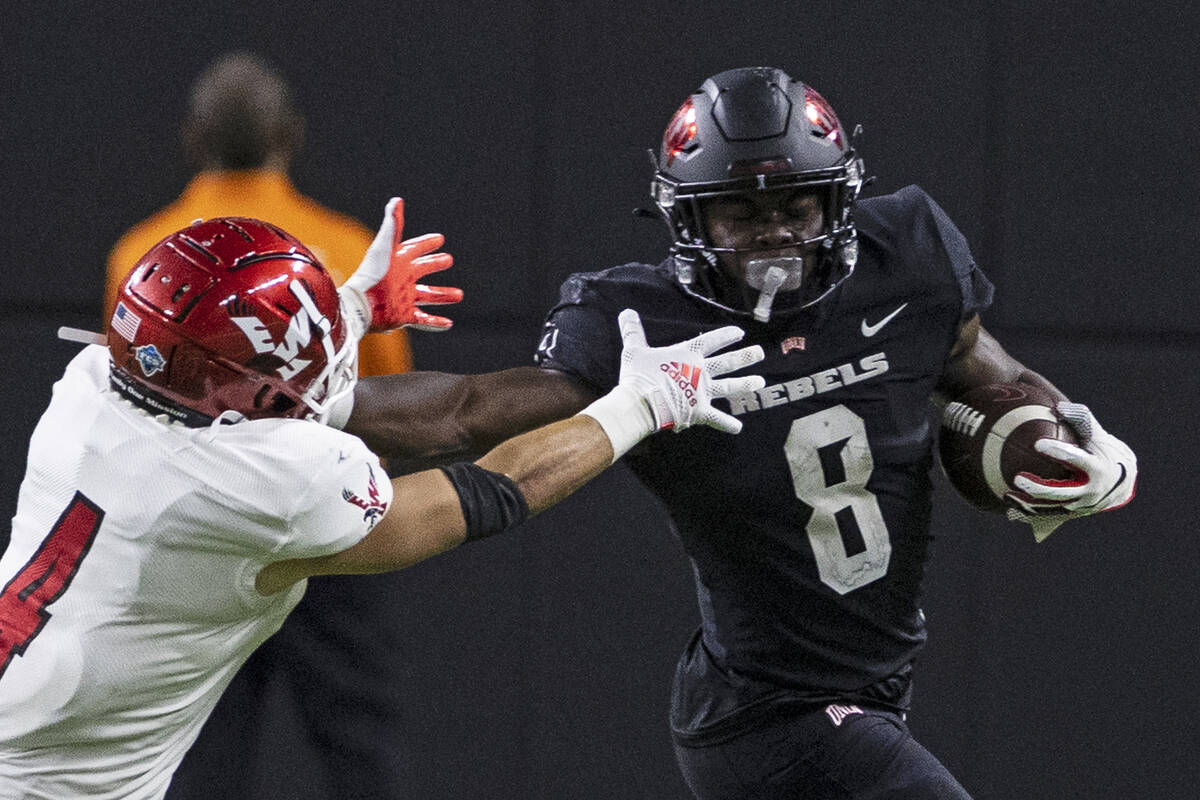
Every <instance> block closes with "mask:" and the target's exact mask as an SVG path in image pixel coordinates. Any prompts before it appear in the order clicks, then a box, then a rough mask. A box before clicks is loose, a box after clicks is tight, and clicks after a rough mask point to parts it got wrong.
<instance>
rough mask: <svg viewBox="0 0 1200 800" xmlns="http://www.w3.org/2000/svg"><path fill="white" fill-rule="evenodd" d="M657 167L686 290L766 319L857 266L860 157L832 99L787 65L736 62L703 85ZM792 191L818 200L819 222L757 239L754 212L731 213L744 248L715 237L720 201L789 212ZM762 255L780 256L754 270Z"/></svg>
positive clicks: (669, 135) (658, 193)
mask: <svg viewBox="0 0 1200 800" xmlns="http://www.w3.org/2000/svg"><path fill="white" fill-rule="evenodd" d="M656 164H657V165H658V169H657V171H656V173H655V175H654V179H653V181H652V183H651V196H652V197H653V199H654V201H655V203H656V204H657V206H658V209H659V211H660V213H661V214H662V216H663V218H664V220H665V221H666V222H667V225H668V227H669V228H670V230H671V234H672V237H673V240H674V243H673V246H672V252H673V254H674V256H675V266H676V277H677V278H678V280H679V282H680V283H681V284H682V285H683V287H684V288H685V289H687V290H688V291H689V292H692V293H694V294H697V295H698V296H701V297H702V298H703V299H705V300H706V301H708V302H710V303H714V304H716V305H718V306H720V307H722V308H725V309H726V310H729V311H733V312H735V313H739V314H751V315H753V317H754V318H755V319H758V320H759V321H763V322H765V321H767V320H768V319H769V318H770V316H771V314H772V308H774V309H775V311H776V313H777V314H778V313H781V312H785V311H788V310H794V309H798V308H805V307H808V306H811V305H813V304H814V303H816V302H818V301H819V300H821V299H822V298H824V297H826V296H828V295H829V293H830V292H832V291H833V289H834V288H836V286H837V285H838V284H840V282H841V281H842V280H844V279H845V278H846V277H847V276H848V275H849V274H850V272H851V271H852V270H853V268H854V263H855V261H856V260H857V253H858V250H857V240H856V234H855V230H854V224H853V219H852V209H853V204H854V201H855V199H856V198H857V196H858V193H859V191H860V190H861V188H862V184H863V167H862V161H861V160H860V159H859V158H858V157H857V156H856V155H855V152H854V150H853V149H852V148H851V147H850V144H849V142H848V141H847V139H846V135H845V132H844V131H843V129H842V127H841V124H840V123H839V122H838V120H837V117H836V115H835V114H834V113H833V109H832V108H830V107H829V105H828V103H826V102H825V100H824V98H822V97H821V96H820V94H818V93H817V92H816V91H815V90H814V89H812V88H811V87H809V86H805V85H804V84H802V83H800V82H799V81H792V80H791V79H790V78H789V77H788V76H787V75H786V74H785V73H784V72H782V71H781V70H778V69H770V68H764V67H753V68H744V69H735V70H729V71H727V72H723V73H721V74H719V75H715V76H713V77H711V78H709V79H708V80H706V81H705V82H704V84H703V86H701V88H700V89H699V90H698V91H697V92H696V93H695V94H693V95H692V96H691V97H689V98H688V99H687V100H686V101H685V102H684V103H683V105H682V106H680V108H679V109H678V110H677V111H676V113H675V115H674V116H673V117H672V119H671V122H670V123H669V124H668V126H667V131H666V134H665V135H664V137H663V144H662V148H661V150H660V152H659V155H658V157H657V159H656ZM791 196H807V197H815V198H817V199H818V201H819V203H820V206H821V212H820V213H821V224H820V227H819V228H818V229H815V230H813V229H811V228H810V227H809V226H808V225H800V224H799V223H796V224H793V225H791V226H789V228H788V230H789V233H786V234H783V235H774V234H764V235H761V236H754V235H752V234H753V232H754V230H755V228H756V226H757V225H758V223H756V222H755V221H754V220H752V219H750V218H746V219H745V221H744V222H738V221H736V220H735V228H736V226H738V225H740V226H741V227H742V228H743V233H744V234H745V235H744V236H742V237H740V238H742V239H743V241H742V242H741V243H740V244H735V245H731V244H730V243H729V242H728V241H721V240H720V237H717V236H714V225H713V222H714V220H713V212H712V209H713V208H717V207H720V205H721V204H722V203H728V202H735V203H736V202H745V203H747V204H749V205H751V206H753V207H764V208H766V209H767V211H771V206H772V204H771V203H770V202H769V198H771V197H782V198H785V201H780V202H776V203H775V204H774V205H775V207H776V209H778V210H782V211H785V212H786V211H787V203H786V198H788V197H791ZM788 259H790V261H789V260H788ZM801 259H802V260H803V262H804V266H803V272H801V265H800V260H801ZM755 261H758V262H774V263H759V264H758V265H757V266H755V267H752V266H750V265H752V264H753V263H754V262H755ZM772 268H774V269H775V270H776V271H778V272H782V273H783V274H782V275H780V274H778V272H775V273H773V272H772ZM797 281H800V282H801V284H802V285H801V286H797V285H796V283H797ZM756 284H757V285H756ZM773 284H778V285H775V286H774V288H773V289H772V288H770V287H771V286H772V285H773ZM764 286H765V287H767V288H764ZM776 292H779V294H778V295H776V294H775V293H776Z"/></svg>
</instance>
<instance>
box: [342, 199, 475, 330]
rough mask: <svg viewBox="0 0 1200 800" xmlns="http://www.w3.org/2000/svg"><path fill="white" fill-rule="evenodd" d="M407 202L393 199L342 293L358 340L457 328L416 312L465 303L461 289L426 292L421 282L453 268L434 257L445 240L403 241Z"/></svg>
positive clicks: (447, 258)
mask: <svg viewBox="0 0 1200 800" xmlns="http://www.w3.org/2000/svg"><path fill="white" fill-rule="evenodd" d="M403 231H404V200H403V199H401V198H399V197H393V198H392V199H391V200H389V201H388V204H387V206H386V208H385V209H384V212H383V224H382V225H381V226H380V227H379V232H378V233H376V234H375V240H374V241H372V242H371V246H370V247H368V248H367V253H366V255H365V256H363V260H362V263H361V264H359V265H358V269H357V270H355V272H354V274H353V275H351V276H350V279H349V280H347V281H346V282H345V283H344V284H342V287H341V289H339V290H338V293H339V294H340V295H341V299H342V306H343V309H344V310H345V312H346V316H347V320H348V322H349V324H350V330H351V332H352V333H354V334H355V335H356V336H357V337H358V338H362V336H363V334H364V333H367V332H368V331H369V332H371V333H378V332H380V331H390V330H395V329H396V328H405V327H408V328H418V329H420V330H425V331H444V330H447V329H448V328H449V327H450V326H451V325H453V324H454V323H453V322H452V321H451V320H449V319H447V318H446V317H438V316H434V315H432V314H427V313H425V312H424V311H422V310H421V309H419V308H417V306H421V305H446V304H449V303H457V302H458V301H459V300H462V289H455V288H453V287H449V286H426V285H425V284H422V283H417V281H418V280H420V279H421V278H423V277H424V276H426V275H428V274H429V273H431V272H437V271H439V270H443V269H447V268H448V267H450V266H451V265H452V264H453V263H454V257H453V256H451V255H450V254H449V253H435V252H434V251H435V250H437V249H438V248H439V247H441V246H442V245H443V244H444V243H445V241H446V239H445V237H444V236H442V235H441V234H440V233H427V234H425V235H424V236H418V237H416V238H415V239H405V240H403V241H401V239H400V236H401V234H402V233H403Z"/></svg>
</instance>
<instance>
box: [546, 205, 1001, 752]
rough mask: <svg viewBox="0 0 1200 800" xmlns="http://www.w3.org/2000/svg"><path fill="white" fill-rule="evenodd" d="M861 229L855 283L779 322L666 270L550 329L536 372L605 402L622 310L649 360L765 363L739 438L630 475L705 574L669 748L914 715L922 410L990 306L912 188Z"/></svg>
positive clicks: (948, 231)
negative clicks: (827, 703)
mask: <svg viewBox="0 0 1200 800" xmlns="http://www.w3.org/2000/svg"><path fill="white" fill-rule="evenodd" d="M855 220H856V224H857V228H858V233H859V241H860V256H859V260H858V265H857V267H856V269H855V271H854V273H853V274H852V275H851V276H850V278H848V279H847V280H846V281H845V282H844V283H843V284H842V286H841V287H840V288H839V289H838V290H836V291H835V292H834V293H833V294H832V295H831V296H830V297H828V298H826V299H825V300H824V301H822V302H821V303H818V304H817V305H816V306H815V307H814V308H812V309H809V310H806V311H804V312H800V313H799V314H792V315H789V316H785V317H784V318H783V319H782V320H774V319H773V320H772V321H771V322H769V323H767V324H761V323H757V322H754V321H752V320H750V319H749V318H747V317H743V316H737V315H733V314H730V313H729V312H727V311H724V310H722V309H720V308H719V307H716V306H715V305H712V304H710V303H707V302H705V301H704V300H702V299H700V298H697V297H695V296H692V295H690V294H688V293H687V292H685V291H683V289H682V288H681V287H680V286H679V285H678V283H677V282H676V280H675V279H674V277H673V275H672V271H671V269H670V267H671V265H670V262H669V261H667V262H664V263H663V264H660V265H658V266H650V265H645V264H627V265H625V266H621V267H615V268H613V269H609V270H605V271H603V272H596V273H587V274H578V275H574V276H572V277H571V278H569V279H568V280H567V281H566V283H565V284H564V285H563V287H562V295H561V300H560V302H559V304H558V305H557V306H556V307H555V308H554V309H553V310H552V311H551V312H550V315H549V318H548V320H547V323H546V329H545V331H544V334H543V337H542V342H541V345H540V347H539V350H538V362H539V363H540V364H541V365H542V366H545V367H550V368H554V369H560V370H564V371H566V372H569V373H571V374H573V375H576V376H577V377H579V378H580V379H582V380H584V381H585V382H587V383H588V384H589V385H591V386H593V387H594V388H595V389H596V390H597V391H600V392H603V391H607V390H608V389H610V388H611V387H613V386H614V385H615V384H616V381H617V374H618V371H619V365H620V357H619V354H620V351H621V337H620V332H619V330H618V327H617V323H616V318H617V314H618V313H619V312H620V311H621V310H622V309H624V308H633V309H636V310H637V311H638V313H639V314H640V315H641V318H642V323H643V326H644V328H645V331H646V338H647V340H648V342H649V343H650V344H651V345H652V346H657V345H665V344H671V343H674V342H677V341H681V340H683V339H687V338H691V337H693V336H696V335H697V334H699V333H701V332H703V331H707V330H711V329H713V328H716V327H720V326H722V325H728V324H730V323H735V324H738V325H740V326H742V327H743V328H744V329H745V330H746V338H745V340H744V341H743V342H742V345H747V344H759V345H762V348H763V350H764V352H765V353H766V358H765V360H764V361H762V362H761V363H759V364H757V365H755V366H753V367H751V368H749V369H748V370H746V371H747V372H752V373H758V374H761V375H762V376H763V377H764V378H765V379H766V383H767V385H766V387H765V388H763V389H761V390H759V391H757V392H754V393H753V394H750V395H747V396H743V397H735V398H731V399H730V400H729V401H728V403H727V405H728V410H729V411H730V412H731V413H733V414H735V415H736V416H737V417H738V418H739V419H740V420H742V422H743V423H744V428H743V430H742V432H741V433H740V434H738V435H736V436H730V435H727V434H723V433H720V432H717V431H714V430H712V429H708V428H698V429H692V430H689V431H686V432H683V433H681V434H680V435H678V436H676V435H671V434H660V435H657V436H653V437H650V438H648V439H646V440H645V441H643V442H642V443H641V444H640V445H639V446H638V447H636V448H634V450H632V451H631V452H630V453H629V454H628V455H627V456H626V461H627V463H628V465H629V466H630V468H631V469H632V470H633V471H634V473H635V474H636V475H637V477H638V478H639V479H640V480H641V482H642V483H644V484H645V485H646V486H647V487H648V488H649V489H650V490H651V491H652V492H653V493H654V494H655V495H656V496H657V497H658V498H659V499H660V500H661V501H662V502H663V504H664V505H665V506H666V508H667V510H668V512H669V514H670V516H671V519H672V520H673V522H674V524H675V527H676V529H677V531H678V535H679V537H680V539H681V541H682V543H683V547H684V549H685V550H686V552H687V554H688V556H689V558H690V559H691V562H692V565H693V567H694V571H695V577H696V587H697V593H698V597H699V604H700V612H701V619H702V625H701V628H700V631H698V632H697V635H696V636H695V637H694V638H693V641H692V643H691V645H690V646H689V648H688V651H687V652H685V654H684V656H683V658H682V660H681V662H680V665H679V669H678V672H677V682H676V687H675V693H674V699H673V709H672V719H673V727H674V728H675V730H676V733H677V734H678V735H683V736H699V737H702V736H704V735H706V733H711V732H714V731H718V730H727V729H729V728H730V727H731V726H734V727H736V726H737V721H738V720H741V719H744V718H747V717H748V716H751V714H750V712H751V711H752V710H753V707H754V705H755V703H756V701H758V700H761V699H763V698H764V697H766V696H772V695H777V694H779V693H781V692H787V693H793V694H795V695H796V696H798V697H802V698H804V697H807V698H812V699H814V700H816V699H825V698H831V697H860V696H861V697H868V696H874V697H877V698H879V699H881V700H882V701H884V702H890V703H892V704H895V705H903V704H904V703H905V702H906V700H905V690H906V688H907V680H906V676H907V672H908V670H909V665H911V663H912V662H913V660H914V658H915V657H916V655H917V653H918V651H919V650H920V648H921V646H922V644H923V643H924V640H925V626H924V619H923V617H922V614H921V611H920V607H919V598H920V590H921V579H922V575H923V572H924V563H925V560H926V555H927V549H928V543H929V517H930V495H931V483H930V476H929V470H930V465H931V463H932V440H933V428H934V426H933V424H932V421H931V414H930V403H929V397H930V394H931V393H932V392H933V389H934V386H935V385H936V383H937V382H938V379H939V378H940V376H941V374H942V370H943V368H944V365H945V361H946V359H947V356H948V355H949V352H950V349H951V346H952V345H953V343H954V341H955V339H956V336H957V332H958V329H959V326H960V323H961V322H962V321H964V320H965V319H967V318H969V317H970V316H972V315H973V314H975V313H977V312H979V311H981V310H982V309H984V308H986V307H987V305H988V304H989V303H990V301H991V290H992V287H991V284H990V283H989V282H988V281H987V279H986V278H985V277H984V276H983V274H982V273H981V272H980V271H979V270H978V268H977V267H976V266H975V264H974V261H973V259H972V257H971V254H970V251H969V249H968V247H967V245H966V242H965V240H964V238H963V236H962V234H961V233H960V232H959V231H958V229H957V228H955V226H954V224H953V223H952V222H951V221H950V219H949V218H948V217H947V216H946V215H945V213H944V212H943V211H942V210H941V209H940V208H939V207H938V206H937V205H936V204H935V203H934V202H933V201H932V200H931V199H930V198H929V197H928V195H926V194H925V193H924V192H923V191H922V190H921V189H919V188H917V187H915V186H910V187H907V188H905V189H902V190H900V191H899V192H896V193H895V194H891V195H887V196H884V197H878V198H872V199H866V200H862V201H860V202H859V203H858V204H857V206H856V210H855ZM715 405H717V406H718V407H722V408H724V406H725V405H726V403H725V401H723V400H719V399H718V400H716V401H715ZM897 676H899V677H897ZM880 687H883V688H882V689H881V688H880Z"/></svg>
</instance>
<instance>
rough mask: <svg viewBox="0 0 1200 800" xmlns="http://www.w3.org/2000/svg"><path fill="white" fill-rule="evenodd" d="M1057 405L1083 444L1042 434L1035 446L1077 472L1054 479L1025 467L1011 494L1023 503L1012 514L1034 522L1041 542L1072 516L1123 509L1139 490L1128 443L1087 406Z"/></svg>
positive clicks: (1025, 520)
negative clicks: (1068, 442)
mask: <svg viewBox="0 0 1200 800" xmlns="http://www.w3.org/2000/svg"><path fill="white" fill-rule="evenodd" d="M1057 410H1058V414H1059V416H1060V417H1062V418H1063V420H1064V421H1065V422H1066V423H1067V424H1068V425H1070V426H1071V428H1072V429H1074V431H1075V434H1076V436H1078V437H1079V446H1076V445H1073V444H1067V443H1066V442H1060V441H1058V440H1056V439H1039V440H1038V441H1037V442H1035V443H1034V445H1033V446H1034V448H1035V449H1036V450H1037V451H1038V452H1039V453H1042V454H1044V455H1047V456H1049V457H1050V458H1053V459H1054V460H1056V461H1061V462H1062V463H1063V464H1065V465H1066V466H1068V467H1070V468H1071V469H1072V470H1073V471H1074V472H1075V473H1076V477H1074V478H1072V479H1068V480H1059V481H1054V480H1047V479H1045V478H1041V477H1039V476H1037V475H1034V474H1032V473H1029V472H1022V473H1019V474H1018V475H1017V476H1016V477H1015V478H1014V479H1013V484H1014V485H1015V486H1016V488H1017V489H1019V490H1020V491H1019V492H1009V493H1008V495H1007V497H1008V498H1009V499H1010V500H1012V501H1013V502H1014V503H1016V504H1017V505H1019V506H1020V508H1012V509H1009V511H1008V518H1009V519H1011V520H1013V521H1015V522H1027V523H1029V525H1030V526H1031V527H1032V528H1033V535H1034V538H1035V539H1037V540H1038V541H1039V542H1040V541H1042V540H1043V539H1045V538H1046V537H1047V536H1049V535H1050V534H1051V533H1053V532H1054V530H1055V528H1057V527H1058V526H1059V525H1061V524H1063V523H1064V522H1066V521H1067V520H1071V519H1077V518H1078V517H1086V516H1087V515H1089V514H1095V513H1097V512H1100V511H1112V510H1113V509H1114V508H1120V507H1121V506H1123V505H1125V504H1126V503H1128V502H1129V501H1130V500H1132V499H1133V496H1134V494H1135V493H1136V492H1137V456H1135V455H1134V454H1133V451H1132V450H1131V449H1129V446H1128V445H1127V444H1125V443H1124V442H1122V441H1121V440H1120V439H1118V438H1117V437H1115V436H1113V435H1112V434H1111V433H1109V432H1108V431H1106V430H1104V428H1103V427H1101V425H1100V423H1099V422H1097V421H1096V417H1095V416H1093V415H1092V412H1091V411H1090V410H1088V407H1087V406H1085V405H1082V404H1080V403H1068V402H1065V401H1064V402H1060V403H1059V404H1058V406H1057Z"/></svg>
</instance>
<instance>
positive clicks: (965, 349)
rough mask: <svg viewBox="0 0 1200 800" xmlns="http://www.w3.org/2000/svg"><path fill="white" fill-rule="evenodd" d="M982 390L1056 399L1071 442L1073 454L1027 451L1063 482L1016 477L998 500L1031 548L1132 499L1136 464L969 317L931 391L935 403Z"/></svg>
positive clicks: (1058, 446)
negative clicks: (1029, 537) (1052, 465)
mask: <svg viewBox="0 0 1200 800" xmlns="http://www.w3.org/2000/svg"><path fill="white" fill-rule="evenodd" d="M989 383H1031V384H1035V385H1038V386H1041V387H1043V388H1045V389H1046V390H1048V391H1049V392H1050V393H1051V394H1053V395H1054V396H1055V397H1057V398H1058V400H1059V403H1058V409H1057V410H1058V413H1059V416H1060V417H1061V418H1062V419H1063V420H1064V421H1065V422H1066V423H1067V424H1069V425H1070V426H1071V427H1072V428H1073V429H1074V431H1075V433H1076V435H1077V436H1078V438H1079V446H1075V445H1072V444H1067V443H1065V442H1059V441H1056V440H1054V439H1041V440H1039V441H1038V442H1037V443H1036V444H1035V445H1034V447H1036V448H1037V450H1038V451H1039V452H1041V453H1043V454H1044V455H1047V456H1049V457H1051V458H1053V459H1056V460H1058V461H1060V462H1062V463H1063V464H1065V465H1066V466H1067V467H1069V468H1070V469H1071V470H1073V471H1074V473H1075V477H1073V478H1071V479H1069V480H1050V479H1048V478H1044V477H1042V476H1040V475H1034V474H1032V473H1028V472H1023V473H1021V474H1020V475H1018V476H1017V477H1016V478H1015V479H1014V480H1013V483H1014V484H1015V485H1016V486H1017V487H1018V488H1019V489H1020V491H1016V492H1008V494H1007V495H1006V496H1007V497H1008V499H1009V500H1010V501H1012V502H1013V504H1014V505H1015V507H1014V508H1012V509H1010V510H1009V512H1008V517H1009V519H1012V520H1014V521H1018V522H1026V523H1028V524H1029V525H1030V526H1031V527H1032V528H1033V531H1034V534H1035V536H1036V537H1037V539H1038V541H1041V540H1042V539H1044V538H1046V537H1047V536H1049V535H1050V533H1051V532H1053V531H1054V529H1055V528H1057V527H1058V526H1059V525H1061V524H1062V523H1063V522H1065V521H1067V520H1069V519H1074V518H1076V517H1084V516H1087V515H1089V514H1095V513H1097V512H1099V511H1111V510H1113V509H1115V508H1120V507H1121V506H1123V505H1125V504H1126V503H1128V502H1129V501H1130V500H1132V499H1133V495H1134V493H1135V492H1136V487H1137V457H1136V456H1135V455H1134V454H1133V451H1132V450H1131V449H1130V448H1129V446H1128V445H1126V444H1125V443H1124V442H1122V441H1121V440H1120V439H1118V438H1117V437H1115V436H1113V435H1112V434H1111V433H1109V432H1108V431H1106V430H1104V428H1103V427H1102V426H1101V425H1100V423H1099V422H1098V421H1097V420H1096V418H1095V416H1093V415H1092V412H1091V411H1090V410H1088V407H1087V406H1085V405H1082V404H1080V403H1072V402H1069V401H1068V400H1067V397H1066V395H1064V394H1063V393H1062V392H1061V391H1059V390H1058V389H1057V388H1056V387H1055V386H1054V385H1053V384H1051V383H1050V381H1048V380H1046V379H1045V378H1043V377H1042V376H1041V375H1039V374H1037V373H1036V372H1034V371H1033V370H1031V369H1029V368H1027V367H1026V366H1024V365H1023V364H1021V363H1020V362H1019V361H1017V360H1016V359H1015V358H1013V357H1012V356H1010V355H1009V354H1008V353H1007V352H1005V350H1004V348H1003V347H1001V346H1000V343H999V342H998V341H996V339H995V338H994V337H993V336H992V335H991V334H989V333H988V332H987V331H985V330H984V329H983V326H982V325H980V322H979V317H978V316H975V317H972V318H971V319H970V320H968V321H967V322H966V323H964V324H963V326H962V328H961V330H960V332H959V337H958V340H957V341H956V342H955V346H954V348H953V349H952V350H951V353H950V359H949V361H948V362H947V365H946V370H945V372H944V373H943V374H942V378H941V380H940V381H939V383H938V386H937V393H938V396H940V397H938V398H937V399H941V400H944V399H945V398H947V397H949V398H953V397H957V396H959V395H961V394H964V393H965V392H967V391H969V390H971V389H973V388H974V387H976V386H984V385H986V384H989Z"/></svg>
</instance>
